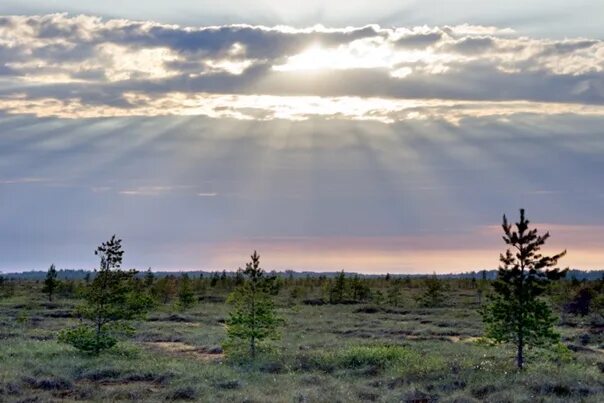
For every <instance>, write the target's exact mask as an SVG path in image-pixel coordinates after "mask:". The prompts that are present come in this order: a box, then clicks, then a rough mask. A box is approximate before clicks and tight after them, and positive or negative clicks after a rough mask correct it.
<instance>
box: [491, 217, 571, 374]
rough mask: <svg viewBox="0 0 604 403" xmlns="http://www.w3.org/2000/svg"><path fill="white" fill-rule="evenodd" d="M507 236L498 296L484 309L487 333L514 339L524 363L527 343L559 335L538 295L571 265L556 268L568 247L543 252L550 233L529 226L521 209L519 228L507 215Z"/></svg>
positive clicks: (519, 359)
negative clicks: (548, 254) (552, 253)
mask: <svg viewBox="0 0 604 403" xmlns="http://www.w3.org/2000/svg"><path fill="white" fill-rule="evenodd" d="M502 227H503V232H504V236H503V240H504V242H505V244H506V245H508V248H507V250H506V252H505V254H501V255H500V257H499V260H500V261H501V265H500V266H499V271H498V274H497V280H496V281H495V283H494V284H493V288H494V291H495V296H494V297H493V300H492V302H491V303H490V304H489V305H487V306H486V307H485V308H483V309H482V310H481V313H482V316H483V320H484V322H485V324H486V334H487V336H489V337H491V338H493V339H494V340H495V341H497V342H511V343H514V344H515V346H516V365H517V366H518V368H519V369H522V368H523V366H524V348H525V346H540V345H547V344H548V343H554V342H556V341H557V340H559V335H558V334H557V333H556V332H555V331H554V329H553V325H554V323H555V321H556V318H555V317H554V316H553V314H552V312H551V310H550V308H549V307H548V306H547V304H546V303H545V302H544V301H542V300H541V299H539V298H538V297H539V296H540V295H541V294H543V292H545V290H546V287H547V286H548V284H549V283H550V282H551V281H555V280H558V279H560V278H562V277H564V276H565V275H566V272H567V269H565V270H560V269H558V268H553V267H554V266H556V265H557V263H558V260H559V259H560V258H562V257H563V256H564V255H565V254H566V251H563V252H561V253H558V254H557V255H553V256H544V255H542V254H541V253H540V250H541V247H542V246H543V245H544V244H545V242H546V241H547V240H548V239H549V236H550V235H549V233H547V232H546V233H545V234H544V235H539V233H538V232H537V229H531V228H529V220H527V219H526V218H525V216H524V209H521V210H520V221H519V222H517V223H516V224H515V229H514V228H513V227H512V225H511V224H509V223H508V220H507V218H506V216H505V215H504V216H503V224H502Z"/></svg>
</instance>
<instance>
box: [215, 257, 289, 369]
mask: <svg viewBox="0 0 604 403" xmlns="http://www.w3.org/2000/svg"><path fill="white" fill-rule="evenodd" d="M251 259H252V260H251V262H249V263H247V264H246V267H245V270H244V271H243V275H244V276H245V280H244V282H243V284H242V285H240V286H239V287H237V288H236V289H235V290H234V291H233V292H232V293H231V294H230V295H229V298H228V301H229V303H231V304H233V310H232V311H231V313H230V314H229V318H228V320H227V322H226V331H227V343H226V344H225V347H227V349H228V348H229V347H230V346H233V345H235V344H236V343H237V342H239V341H245V342H246V343H247V345H248V346H249V354H250V356H251V358H252V359H254V358H255V357H256V353H257V344H258V342H261V341H263V340H265V339H269V338H277V337H278V333H277V327H278V326H279V324H280V323H281V319H280V318H279V317H278V316H277V314H276V312H275V307H274V304H273V301H272V299H271V296H270V293H269V292H268V290H267V283H266V277H265V276H264V274H265V273H264V270H263V269H262V268H260V256H259V255H258V253H256V251H254V253H253V254H252V256H251Z"/></svg>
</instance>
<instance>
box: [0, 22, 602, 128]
mask: <svg viewBox="0 0 604 403" xmlns="http://www.w3.org/2000/svg"><path fill="white" fill-rule="evenodd" d="M0 97H1V99H2V101H1V102H0V109H1V110H2V111H4V112H5V113H10V114H35V115H36V116H58V117H62V118H69V117H72V118H86V117H110V116H149V115H152V114H161V115H165V114H175V115H191V114H198V115H204V116H210V117H218V118H222V117H228V118H235V119H244V120H246V119H254V120H265V119H291V120H300V119H305V118H308V117H309V116H321V117H327V118H337V119H354V120H359V119H362V120H380V121H383V122H389V123H391V122H395V121H400V120H408V119H425V118H438V119H441V118H444V119H445V120H448V121H456V120H459V119H460V117H463V116H466V115H467V116H470V115H471V114H475V115H477V116H484V115H497V116H501V115H508V114H510V113H543V114H551V113H572V114H601V113H602V112H601V110H600V107H599V105H604V42H603V41H600V40H595V39H585V38H578V39H564V40H553V39H541V38H530V37H526V36H520V35H518V34H516V33H515V32H514V31H512V30H510V29H507V28H501V27H492V26H477V25H467V24H465V25H458V26H444V27H427V26H422V27H410V28H382V27H379V26H377V25H369V26H362V27H347V28H341V29H335V28H326V27H323V26H314V27H309V28H303V29H298V28H292V27H288V26H275V27H266V26H252V25H224V26H206V27H184V26H178V25H166V24H159V23H155V22H151V21H131V20H124V19H120V20H104V19H101V18H99V17H93V16H83V15H81V16H68V15H65V14H51V15H43V16H4V17H0ZM301 97H305V98H301ZM317 98H319V100H317ZM254 101H259V102H258V104H254ZM478 101H480V102H482V103H483V105H480V104H478V103H475V102H478ZM512 104H513V106H511V105H512ZM401 105H403V106H401ZM408 105H412V107H411V108H410V107H408ZM435 105H436V106H435ZM410 109H412V110H410ZM435 111H436V112H435ZM443 111H447V113H444V112H443ZM552 111H553V112H552Z"/></svg>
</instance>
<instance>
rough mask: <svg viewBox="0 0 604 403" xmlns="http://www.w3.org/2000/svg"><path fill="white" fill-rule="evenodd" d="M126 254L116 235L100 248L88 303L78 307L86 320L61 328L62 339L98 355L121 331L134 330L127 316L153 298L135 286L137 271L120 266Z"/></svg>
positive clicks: (144, 308) (142, 309) (139, 311)
mask: <svg viewBox="0 0 604 403" xmlns="http://www.w3.org/2000/svg"><path fill="white" fill-rule="evenodd" d="M123 254H124V251H123V250H122V245H121V240H120V239H117V238H116V237H115V235H114V236H112V237H111V239H110V240H109V241H108V242H104V243H102V244H101V246H99V247H98V248H97V250H96V251H95V255H97V256H99V257H100V260H101V264H100V269H99V271H98V272H97V274H96V276H95V277H94V279H93V280H92V282H91V283H90V284H89V285H88V287H87V289H86V291H85V294H86V295H85V298H86V302H85V304H83V305H81V306H80V307H78V312H79V314H80V316H81V317H82V318H83V319H86V320H87V322H84V323H83V324H81V325H80V326H78V327H76V328H73V329H66V330H64V331H62V332H61V333H60V335H59V340H60V341H62V342H64V343H68V344H71V345H73V346H74V347H76V348H78V349H80V350H82V351H85V352H89V353H93V354H95V355H98V354H99V353H100V352H101V351H102V350H105V349H108V348H111V347H113V346H114V345H115V344H116V343H117V338H116V335H117V334H118V333H124V332H128V331H129V330H131V329H130V327H129V326H128V323H127V321H128V320H131V319H134V318H136V317H138V316H140V315H142V314H143V313H144V312H146V311H147V310H148V309H149V308H150V306H151V301H150V299H149V298H148V297H146V296H145V295H144V294H142V293H140V292H138V290H137V289H136V287H134V282H133V281H132V279H133V278H134V276H135V275H136V271H134V270H130V271H123V270H120V266H121V263H122V256H123Z"/></svg>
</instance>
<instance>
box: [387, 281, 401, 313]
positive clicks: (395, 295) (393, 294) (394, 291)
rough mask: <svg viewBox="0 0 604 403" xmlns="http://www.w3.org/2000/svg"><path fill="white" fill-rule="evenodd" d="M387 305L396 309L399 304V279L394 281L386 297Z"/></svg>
mask: <svg viewBox="0 0 604 403" xmlns="http://www.w3.org/2000/svg"><path fill="white" fill-rule="evenodd" d="M386 297H387V299H388V303H389V304H390V305H392V306H395V307H398V306H399V305H400V303H401V282H400V280H399V279H394V281H392V284H390V287H388V292H387V295H386Z"/></svg>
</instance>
